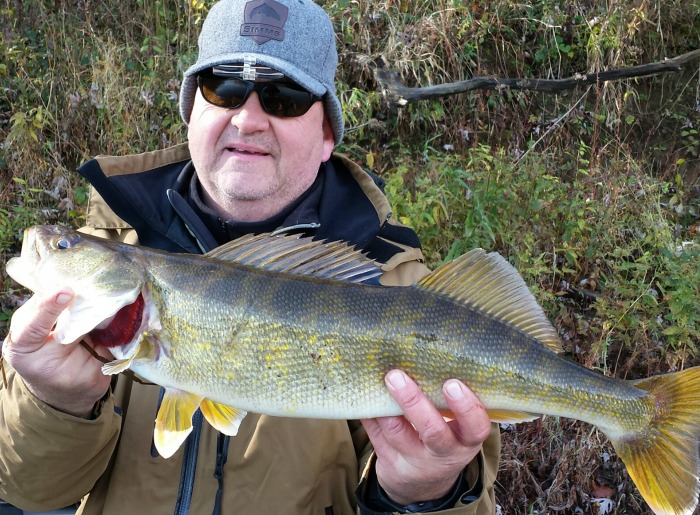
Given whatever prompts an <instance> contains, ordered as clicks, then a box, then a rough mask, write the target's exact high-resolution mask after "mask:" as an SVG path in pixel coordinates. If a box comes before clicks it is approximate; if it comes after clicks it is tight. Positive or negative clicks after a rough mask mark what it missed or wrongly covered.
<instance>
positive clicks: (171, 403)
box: [153, 388, 202, 458]
mask: <svg viewBox="0 0 700 515" xmlns="http://www.w3.org/2000/svg"><path fill="white" fill-rule="evenodd" d="M201 402H202V397H201V396H198V395H194V394H192V393H187V392H183V391H182V390H175V389H172V388H167V389H166V390H165V394H164V395H163V401H162V402H161V404H160V409H159V410H158V415H157V416H156V427H155V430H154V432H153V442H154V444H155V446H156V449H157V450H158V454H160V455H161V456H163V458H170V457H171V456H172V455H173V454H175V451H177V450H178V449H179V448H180V446H181V445H182V444H183V442H184V441H185V439H186V438H187V435H189V434H190V433H191V432H192V416H193V415H194V412H195V411H197V408H198V407H199V404H200V403H201Z"/></svg>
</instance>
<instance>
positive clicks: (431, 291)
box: [7, 226, 700, 515]
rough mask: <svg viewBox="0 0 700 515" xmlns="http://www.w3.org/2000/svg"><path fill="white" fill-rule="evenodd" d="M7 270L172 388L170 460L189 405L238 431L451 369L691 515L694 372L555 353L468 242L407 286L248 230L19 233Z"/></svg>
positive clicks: (379, 397)
mask: <svg viewBox="0 0 700 515" xmlns="http://www.w3.org/2000/svg"><path fill="white" fill-rule="evenodd" d="M7 272H8V274H9V275H10V276H11V277H13V278H14V279H15V280H16V281H17V282H19V283H21V284H23V285H24V286H26V287H27V288H29V289H31V290H33V291H35V292H47V291H50V290H51V291H53V290H54V289H55V288H56V287H57V286H61V285H68V286H71V287H72V288H73V290H74V291H75V293H76V297H75V299H74V300H73V302H72V304H71V305H69V307H68V309H67V310H66V311H65V312H64V313H63V314H62V315H61V317H60V318H59V320H58V322H57V325H56V328H55V334H56V338H57V340H58V341H60V342H63V343H71V342H73V341H75V340H76V339H78V338H80V337H82V336H83V335H86V334H87V335H88V336H87V337H86V338H88V339H90V340H92V342H93V343H94V344H95V345H107V346H108V347H109V348H110V350H111V352H112V354H113V356H114V357H115V358H116V359H115V361H113V362H111V363H108V364H105V365H104V367H103V371H104V373H106V374H116V373H119V372H122V371H125V370H127V369H130V370H132V371H133V372H134V373H136V374H138V375H139V376H141V377H143V378H145V379H147V380H149V381H152V382H154V383H156V384H159V385H161V386H163V387H164V388H165V395H164V398H163V402H162V405H161V407H160V410H159V412H158V415H157V419H156V426H155V443H156V446H157V449H158V451H159V452H160V454H161V455H162V456H164V457H169V456H171V455H172V454H173V453H174V452H175V451H176V450H177V449H178V448H179V447H180V445H181V444H182V442H183V441H184V439H185V438H186V436H187V435H188V434H189V432H190V431H191V430H192V422H191V420H192V415H193V414H194V412H195V411H196V410H197V409H198V408H199V409H201V411H202V413H203V415H204V417H205V418H206V419H207V420H208V421H209V423H211V424H212V425H213V426H214V427H215V428H217V429H218V430H220V431H221V432H223V433H225V434H228V435H235V434H236V432H237V430H238V427H239V425H240V423H241V421H242V420H243V418H244V417H245V415H246V412H248V411H251V412H257V413H264V414H268V415H273V416H284V417H310V418H331V419H357V418H370V417H381V416H389V415H398V414H400V413H401V410H400V408H399V407H398V405H397V404H396V403H395V402H394V400H393V399H392V397H391V395H390V394H389V393H388V391H387V389H386V388H385V386H384V382H383V377H384V374H385V373H386V372H387V371H388V370H390V369H392V368H400V369H403V370H404V371H406V372H407V373H408V374H409V375H410V376H411V377H413V378H414V379H415V380H416V381H417V383H418V384H419V385H420V386H421V388H422V389H423V391H424V392H425V393H426V395H427V396H428V397H429V398H430V399H431V401H432V402H433V403H434V404H435V405H436V406H437V407H438V408H439V409H443V410H446V409H447V406H446V403H445V401H444V398H443V396H442V393H441V388H442V385H443V383H444V382H445V380H446V379H448V378H459V379H461V380H462V381H464V382H465V383H466V384H467V385H469V387H470V388H472V389H473V390H474V392H475V393H476V394H477V395H478V396H479V398H480V399H481V401H482V402H483V404H484V405H485V406H486V407H487V409H488V411H489V414H490V416H491V418H492V420H494V421H507V422H517V421H524V420H532V419H533V418H536V417H537V416H539V415H541V414H548V415H555V416H563V417H570V418H574V419H578V420H583V421H585V422H588V423H591V424H594V425H595V426H597V427H598V428H599V429H600V430H601V431H603V432H604V433H605V434H606V435H607V436H608V438H609V439H610V440H611V442H612V444H613V445H614V447H615V449H616V451H617V453H618V455H619V456H620V457H621V458H622V460H623V461H624V463H625V464H626V466H627V469H628V471H629V473H630V476H631V477H632V479H633V480H634V482H635V483H636V485H637V487H638V488H639V491H640V492H641V494H642V496H643V497H644V499H645V500H646V501H647V503H648V504H649V505H650V506H651V508H652V510H654V512H655V513H657V514H674V515H678V514H691V513H693V511H694V510H695V507H696V506H697V504H698V494H699V492H700V479H699V474H700V472H699V470H700V460H699V457H698V441H699V439H700V367H695V368H690V369H687V370H684V371H681V372H677V373H673V374H668V375H663V376H655V377H651V378H648V379H642V380H637V381H623V380H619V379H614V378H609V377H604V376H602V375H600V374H597V373H594V372H592V371H590V370H587V369H585V368H583V367H580V366H578V365H576V364H574V363H571V362H569V361H566V360H564V359H562V358H560V357H559V356H558V355H557V352H556V351H557V350H559V339H558V336H557V332H556V330H555V329H554V327H553V326H552V325H551V324H550V323H549V321H548V320H547V318H546V316H545V314H544V312H543V310H542V308H541V307H540V306H539V305H538V304H537V302H536V300H535V298H534V296H533V295H532V294H531V293H530V291H529V290H528V288H527V286H526V285H525V283H524V281H523V280H522V278H521V277H520V275H519V274H518V273H517V271H516V270H515V269H514V268H513V267H512V266H511V265H510V264H508V262H507V261H506V260H505V259H503V258H502V257H501V256H499V255H498V254H495V253H488V254H487V253H486V252H484V251H483V250H480V249H477V250H473V251H471V252H469V253H467V254H465V255H464V256H462V257H460V258H458V259H456V260H454V261H452V262H450V263H447V264H445V265H443V266H441V267H440V268H438V269H437V270H435V271H434V272H433V273H431V274H430V275H428V276H427V277H425V278H424V279H422V280H421V281H420V282H419V283H418V284H417V285H415V286H412V287H392V288H383V287H378V286H371V285H368V284H363V283H364V282H366V281H367V280H368V279H369V278H372V277H376V276H377V275H378V274H380V270H379V269H378V268H377V267H376V265H375V264H374V263H373V262H371V261H369V260H367V259H366V258H365V257H364V256H362V255H361V254H360V253H359V252H357V251H355V250H352V249H351V248H350V247H348V246H347V245H345V244H343V243H330V244H326V243H319V242H313V241H311V240H310V239H304V238H296V237H272V236H269V235H263V236H256V237H244V238H242V239H240V240H236V241H234V242H231V243H230V244H227V245H225V246H223V247H220V248H219V249H216V250H215V251H212V252H211V253H209V254H207V255H204V256H197V255H188V254H171V253H166V252H161V251H157V250H153V249H148V248H143V247H136V246H130V245H125V244H121V243H117V242H112V241H107V240H102V239H99V238H94V237H89V236H86V235H83V234H81V233H79V232H76V231H72V230H69V229H64V228H60V227H56V226H38V227H33V228H30V229H28V230H27V231H26V232H25V235H24V242H23V246H22V252H21V256H20V257H16V258H13V259H11V260H10V261H9V262H8V263H7Z"/></svg>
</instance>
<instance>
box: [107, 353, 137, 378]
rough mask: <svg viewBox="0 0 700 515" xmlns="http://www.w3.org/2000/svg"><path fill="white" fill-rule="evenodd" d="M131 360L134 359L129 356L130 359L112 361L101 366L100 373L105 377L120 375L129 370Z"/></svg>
mask: <svg viewBox="0 0 700 515" xmlns="http://www.w3.org/2000/svg"><path fill="white" fill-rule="evenodd" d="M133 359H134V357H133V356H131V357H130V358H126V359H115V360H114V361H110V362H109V363H105V364H104V365H102V373H103V374H104V375H106V376H113V375H116V374H120V373H122V372H124V371H125V370H128V369H129V367H130V366H131V362H132V361H133Z"/></svg>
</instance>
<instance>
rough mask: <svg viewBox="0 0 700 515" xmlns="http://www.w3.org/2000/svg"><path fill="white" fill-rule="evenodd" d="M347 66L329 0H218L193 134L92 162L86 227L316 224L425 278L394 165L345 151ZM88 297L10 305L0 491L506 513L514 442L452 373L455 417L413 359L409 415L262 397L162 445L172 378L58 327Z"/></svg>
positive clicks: (404, 398)
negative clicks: (497, 503) (496, 485)
mask: <svg viewBox="0 0 700 515" xmlns="http://www.w3.org/2000/svg"><path fill="white" fill-rule="evenodd" d="M336 66H337V54H336V49H335V36H334V33H333V28H332V25H331V22H330V20H329V19H328V16H327V15H326V14H325V12H324V11H323V10H322V9H321V8H320V7H318V6H316V5H315V4H313V3H312V2H311V1H310V0H280V1H275V0H251V1H248V2H246V1H244V0H223V1H221V2H219V3H218V4H216V5H215V6H214V7H212V9H211V12H210V13H209V16H208V17H207V19H206V21H205V23H204V26H203V28H202V34H201V35H200V39H199V57H198V60H197V63H195V65H193V66H192V67H191V68H190V69H188V70H187V71H186V72H185V77H184V81H183V85H182V91H181V96H180V110H181V114H182V117H183V119H184V120H185V122H186V123H187V124H188V140H189V141H188V145H186V146H185V145H183V146H178V147H174V148H170V149H166V150H164V151H159V152H153V153H148V154H142V155H140V156H131V157H121V158H114V157H103V158H97V159H96V160H93V161H90V162H89V163H87V164H85V165H84V166H83V167H81V169H80V172H81V173H82V174H83V175H85V176H86V177H87V178H88V179H89V180H90V182H91V183H92V184H93V186H94V187H95V189H96V190H97V191H99V193H100V194H101V197H102V198H103V199H104V201H103V200H102V198H100V196H98V195H97V194H96V193H95V194H94V196H93V197H92V198H91V202H90V206H89V209H88V218H87V227H86V228H84V230H86V231H89V232H92V233H94V234H97V235H101V236H104V237H109V238H115V239H120V240H122V241H127V242H132V243H135V242H137V241H138V242H139V243H140V244H141V245H147V246H151V247H155V248H160V249H164V250H168V251H174V252H191V253H200V252H205V251H208V250H210V249H212V248H215V247H216V246H218V245H220V244H222V243H225V242H227V241H230V240H231V239H233V238H236V237H238V236H240V235H243V234H246V233H262V232H277V233H303V234H307V235H312V236H314V237H315V238H318V239H333V240H345V241H348V242H350V243H351V244H353V245H356V246H358V247H359V248H361V249H363V250H364V251H365V252H367V253H368V254H369V256H370V257H372V258H374V259H376V260H377V261H378V262H380V263H382V269H383V271H384V274H383V276H382V277H381V278H380V282H381V283H382V284H384V285H387V286H391V285H401V284H403V285H406V284H411V283H413V282H415V281H416V280H418V279H419V278H420V277H422V276H423V275H425V274H426V273H427V272H428V271H427V269H426V268H425V266H424V265H423V264H422V254H421V252H420V248H419V243H418V241H417V238H416V236H415V234H414V233H413V231H411V230H410V229H408V228H406V227H403V226H400V225H398V224H394V223H393V222H392V220H391V219H390V216H391V212H390V209H389V205H388V202H387V200H386V198H385V197H384V195H383V193H382V191H381V189H380V186H381V181H380V180H379V179H377V178H375V177H372V176H370V175H368V174H366V173H365V172H363V171H362V170H361V169H360V168H359V167H358V166H357V165H354V164H353V163H351V162H349V161H348V160H346V159H345V158H343V157H340V156H336V155H333V153H332V151H333V148H334V146H335V145H336V144H337V143H338V142H339V141H340V139H341V138H342V135H343V120H342V112H341V108H340V104H339V101H338V99H337V97H336V94H335V85H334V80H335V79H334V76H335V68H336ZM105 202H106V205H105ZM107 206H109V207H107ZM115 213H116V215H115ZM117 215H118V216H117ZM72 295H73V293H72V292H71V291H70V290H67V289H63V290H60V291H56V292H55V293H54V294H53V295H50V296H46V297H39V296H35V297H33V298H32V299H30V300H29V301H28V302H27V303H26V304H25V305H24V306H22V307H21V308H19V309H18V310H17V312H16V313H15V315H14V317H13V319H12V321H11V325H10V333H9V334H8V336H7V338H6V339H5V341H4V344H3V353H4V356H5V358H6V361H7V362H8V364H9V365H11V369H10V370H9V374H8V387H7V388H5V387H3V389H2V390H0V409H1V410H2V417H0V423H2V425H3V427H2V428H1V430H0V498H2V499H4V500H6V501H8V502H10V503H12V504H15V505H18V506H20V507H22V508H24V509H28V510H45V509H51V508H55V507H60V506H62V505H67V504H70V503H73V502H76V501H77V500H79V499H80V498H81V497H83V496H86V497H85V498H84V499H83V501H82V504H81V508H80V512H81V513H85V514H97V513H104V514H121V513H137V514H139V513H144V514H160V513H163V514H166V513H168V514H169V513H196V514H199V513H207V514H208V513H251V514H268V513H270V514H273V513H274V514H285V513H290V514H296V513H304V514H305V513H319V514H331V513H333V514H341V513H343V514H345V513H355V512H356V510H358V509H359V511H360V512H361V513H387V512H394V511H396V512H421V511H442V510H445V511H449V512H451V513H452V512H454V513H465V514H467V513H493V512H494V504H493V482H494V479H495V473H496V468H497V460H498V452H499V440H498V433H497V429H493V428H492V427H491V424H490V423H489V420H488V416H487V415H486V412H485V410H484V408H483V406H482V405H481V404H480V403H479V402H478V400H477V399H476V398H475V396H474V395H473V393H472V392H471V391H470V390H468V389H467V388H466V386H464V385H463V384H462V383H460V382H458V381H456V380H449V381H448V382H447V383H446V384H445V387H444V392H445V398H446V400H447V403H448V405H449V406H450V408H451V410H452V411H453V412H454V420H452V421H449V422H447V421H445V420H444V419H443V417H442V416H441V415H440V413H438V412H437V410H436V409H435V408H434V407H433V406H432V405H431V403H430V402H429V401H428V400H427V398H426V397H425V396H424V395H423V394H422V393H421V392H420V390H419V388H418V387H417V386H416V384H415V383H414V382H413V381H412V380H411V379H410V378H409V377H408V376H407V375H406V374H404V373H403V372H401V371H398V370H396V371H389V372H388V373H387V376H386V384H387V388H388V389H389V391H390V392H391V393H392V395H393V397H394V398H395V399H396V401H397V402H398V403H399V405H400V406H401V407H402V408H403V410H404V412H405V417H387V418H382V419H372V420H363V421H361V422H358V421H350V422H346V421H328V420H307V419H282V418H273V417H267V416H257V415H253V414H250V415H248V416H247V417H246V418H245V420H244V421H243V423H242V425H241V428H240V431H239V434H238V435H237V436H235V437H232V438H229V437H226V436H223V435H220V434H218V433H217V432H216V431H215V430H214V429H212V428H211V427H210V426H209V425H208V424H203V423H202V417H201V414H196V415H195V418H194V426H195V429H194V431H193V434H192V435H190V437H189V438H188V440H187V441H186V443H185V444H184V446H183V448H181V449H180V450H179V451H178V452H177V453H176V454H175V456H173V457H172V458H170V459H167V460H165V459H163V458H162V457H160V456H158V454H157V451H155V449H154V447H153V444H152V434H153V419H154V417H155V414H156V411H157V409H158V405H159V402H160V401H159V394H160V388H159V387H157V386H155V385H143V384H139V383H136V382H134V381H132V380H131V379H129V378H126V377H119V378H118V379H117V380H116V381H114V382H113V383H112V384H110V378H108V377H106V376H104V375H102V373H101V371H100V366H101V363H100V362H99V361H98V360H96V359H95V358H94V357H93V356H91V355H90V354H89V353H88V352H87V350H86V349H84V348H83V347H81V346H80V345H78V343H77V342H76V344H73V345H69V346H63V345H59V344H57V343H55V342H54V341H53V340H52V333H51V328H52V326H53V324H54V323H55V321H56V318H57V317H58V315H59V314H60V313H61V312H62V311H63V309H65V307H66V306H67V305H68V304H69V303H70V301H71V299H72ZM100 352H102V353H103V354H105V355H106V351H104V350H101V351H100ZM106 357H108V356H106ZM484 442H486V444H485V445H484V446H483V448H484V449H485V450H483V451H482V444H483V443H484ZM358 480H360V483H359V486H358V484H357V483H358ZM86 494H87V495H86Z"/></svg>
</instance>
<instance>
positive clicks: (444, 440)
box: [384, 370, 452, 453]
mask: <svg viewBox="0 0 700 515" xmlns="http://www.w3.org/2000/svg"><path fill="white" fill-rule="evenodd" d="M385 381H386V384H387V387H388V388H389V391H390V392H391V395H392V396H393V397H394V400H396V402H397V403H398V404H399V406H401V408H402V409H403V411H404V415H405V417H406V419H407V420H408V421H409V422H410V424H406V423H405V422H403V419H400V418H399V419H397V421H396V422H395V423H396V425H397V430H396V433H397V434H399V433H400V432H410V433H412V434H415V432H417V433H418V434H419V435H420V440H421V441H422V442H423V443H424V444H425V445H426V447H428V448H429V449H431V450H432V451H433V452H436V453H439V452H441V450H442V449H447V448H448V447H449V446H450V443H451V441H452V434H451V431H450V429H449V427H448V426H447V424H446V423H445V420H444V419H443V418H442V415H441V414H440V412H439V411H438V410H437V409H436V408H435V406H433V403H432V402H430V400H429V399H428V398H427V397H426V396H425V395H424V394H423V392H422V391H421V389H420V388H419V387H418V385H417V384H416V383H415V382H413V380H412V379H410V378H409V377H408V376H407V375H406V374H405V373H404V372H402V371H400V370H391V371H390V372H388V373H387V375H386V378H385ZM399 422H403V425H402V426H401V424H400V423H399ZM414 428H415V431H414ZM384 429H385V431H386V430H387V428H384Z"/></svg>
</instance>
